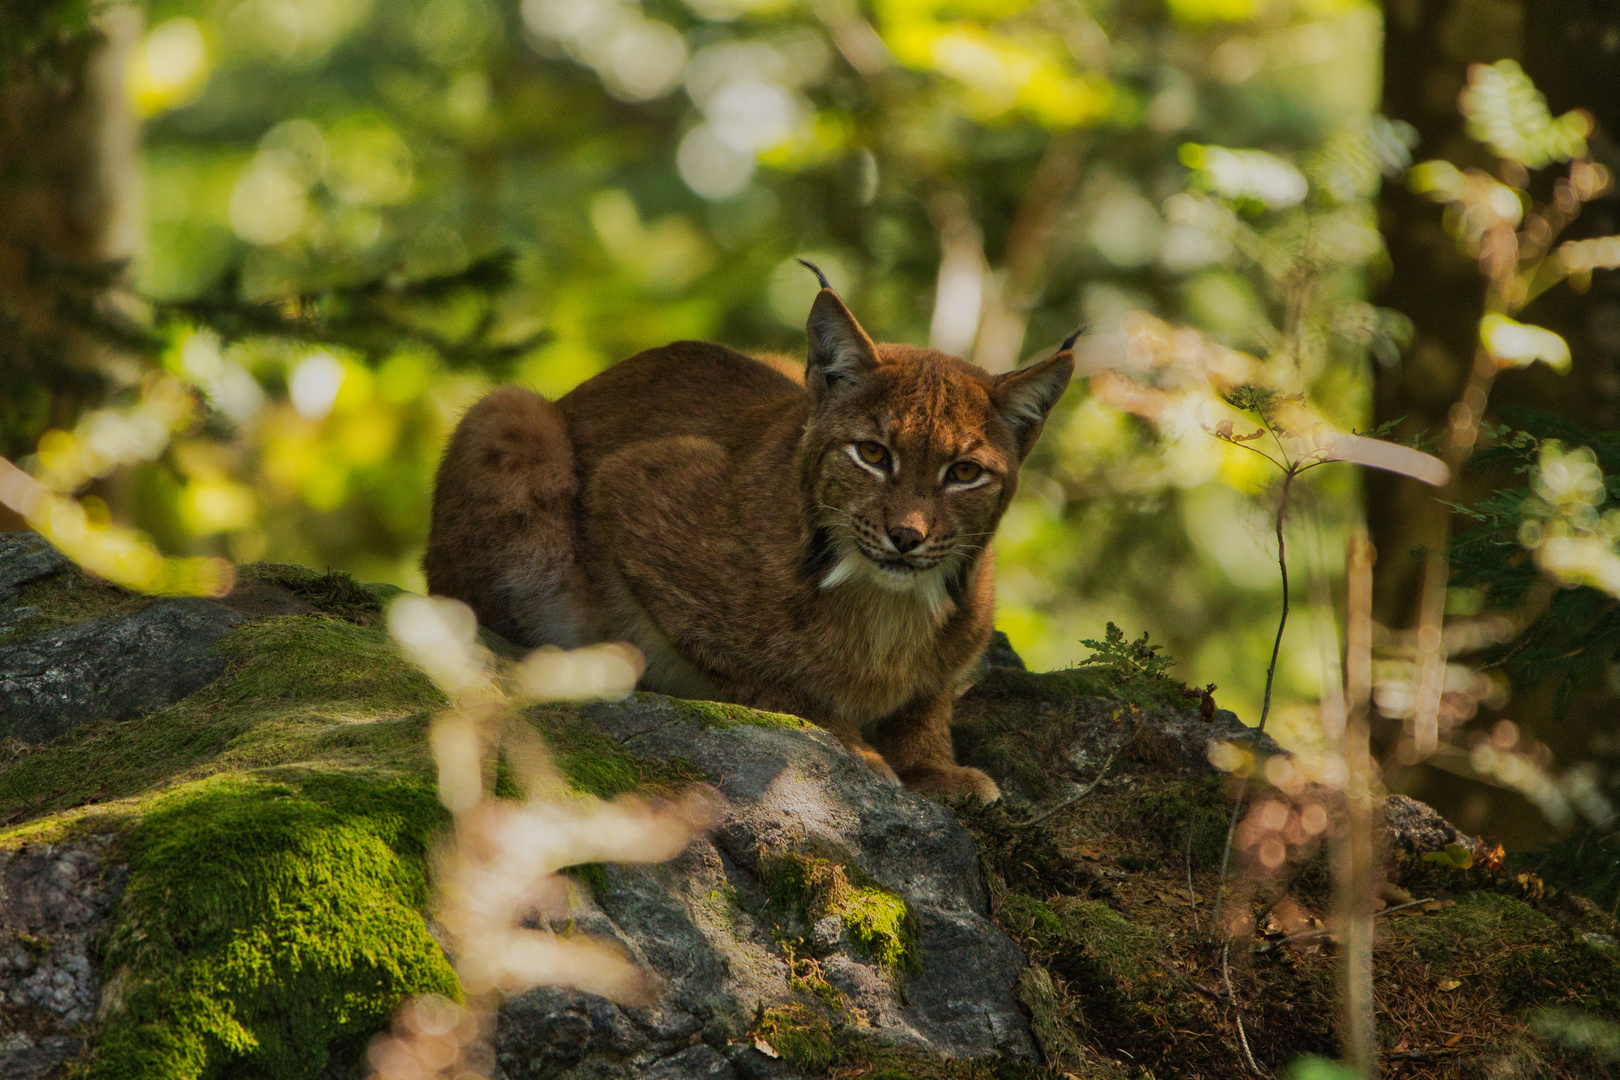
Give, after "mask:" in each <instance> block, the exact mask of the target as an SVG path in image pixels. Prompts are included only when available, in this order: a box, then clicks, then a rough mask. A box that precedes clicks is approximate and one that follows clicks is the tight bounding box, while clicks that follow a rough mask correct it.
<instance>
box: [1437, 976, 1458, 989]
mask: <svg viewBox="0 0 1620 1080" xmlns="http://www.w3.org/2000/svg"><path fill="white" fill-rule="evenodd" d="M1461 985H1462V980H1461V979H1441V980H1440V989H1442V990H1455V989H1457V987H1459V986H1461Z"/></svg>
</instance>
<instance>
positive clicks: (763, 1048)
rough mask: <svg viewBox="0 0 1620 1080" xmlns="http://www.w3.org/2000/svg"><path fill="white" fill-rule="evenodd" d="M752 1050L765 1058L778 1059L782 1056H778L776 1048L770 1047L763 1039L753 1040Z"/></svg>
mask: <svg viewBox="0 0 1620 1080" xmlns="http://www.w3.org/2000/svg"><path fill="white" fill-rule="evenodd" d="M754 1049H755V1050H758V1051H759V1052H760V1053H762V1054H764V1055H765V1056H766V1057H772V1058H779V1057H781V1056H782V1055H781V1054H778V1053H777V1052H776V1047H774V1046H772V1045H771V1044H770V1043H768V1042H766V1041H765V1040H764V1039H759V1038H756V1039H755V1040H754Z"/></svg>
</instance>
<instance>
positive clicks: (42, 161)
mask: <svg viewBox="0 0 1620 1080" xmlns="http://www.w3.org/2000/svg"><path fill="white" fill-rule="evenodd" d="M140 25H141V17H140V14H139V12H138V11H137V10H136V9H135V8H133V7H131V6H126V5H121V6H117V7H113V8H110V9H109V10H107V11H106V12H105V13H103V14H102V15H101V16H99V17H97V18H96V19H95V20H94V22H93V23H90V24H88V25H83V26H81V27H80V28H79V29H78V30H77V31H76V32H74V31H72V30H63V31H59V32H56V33H54V34H51V35H50V36H48V37H47V38H45V39H44V40H43V41H41V42H40V43H39V44H38V45H36V46H35V47H34V48H31V49H30V50H28V51H27V52H26V53H25V54H22V55H12V56H9V57H6V58H5V59H6V64H5V67H4V68H3V78H0V385H4V386H6V387H8V388H10V389H9V390H8V392H7V393H4V394H0V453H3V454H5V455H6V456H7V457H17V456H20V455H22V454H25V453H28V452H30V451H32V450H33V448H34V443H35V441H37V439H38V438H39V436H40V434H41V433H43V432H44V431H45V430H46V429H48V428H50V427H52V426H57V425H61V424H66V423H70V422H71V420H72V418H73V417H74V416H76V415H77V414H78V413H79V412H80V411H81V410H82V409H83V408H84V407H85V406H86V405H87V404H93V403H94V402H95V401H96V400H97V399H99V397H100V396H101V395H103V394H104V393H105V392H106V391H107V389H108V387H109V386H110V385H116V384H118V383H121V382H129V381H133V380H134V379H135V378H137V377H138V374H139V373H138V372H136V371H133V370H131V371H120V370H118V369H117V367H116V361H115V360H114V359H113V357H112V356H111V354H110V353H109V351H108V350H107V349H106V347H105V346H104V345H103V344H102V342H101V339H100V338H99V337H98V336H97V335H96V334H95V333H93V332H92V329H91V328H92V327H93V326H94V325H95V324H96V322H97V321H98V319H99V318H100V317H101V316H102V315H103V314H105V310H106V291H107V288H108V286H109V285H110V284H111V282H112V280H113V278H114V276H115V275H113V274H111V273H109V270H110V268H111V267H112V265H113V264H116V263H117V262H118V261H119V260H123V259H127V258H128V257H129V256H130V255H132V254H133V253H134V250H135V245H136V243H137V239H138V235H139V217H138V213H137V203H136V200H137V193H138V184H137V182H138V172H137V164H138V162H137V157H136V152H137V145H138V137H139V133H138V126H137V123H136V121H135V118H134V116H133V115H132V113H131V110H130V108H129V105H128V102H127V95H126V92H125V88H124V77H125V76H124V69H125V64H126V59H127V56H128V54H129V52H130V49H131V47H132V46H133V44H134V43H135V41H136V40H137V39H138V35H139V33H140ZM23 388H27V389H26V390H24V389H23Z"/></svg>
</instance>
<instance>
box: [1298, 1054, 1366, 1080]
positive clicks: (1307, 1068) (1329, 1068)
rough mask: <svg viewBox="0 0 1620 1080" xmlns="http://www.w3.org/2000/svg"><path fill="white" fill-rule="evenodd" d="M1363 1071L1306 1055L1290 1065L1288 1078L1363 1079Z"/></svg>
mask: <svg viewBox="0 0 1620 1080" xmlns="http://www.w3.org/2000/svg"><path fill="white" fill-rule="evenodd" d="M1361 1075H1362V1074H1361V1073H1359V1072H1357V1071H1356V1070H1354V1069H1351V1068H1349V1067H1348V1066H1345V1065H1340V1064H1339V1063H1338V1062H1336V1061H1329V1060H1327V1059H1326V1058H1319V1057H1304V1058H1300V1059H1299V1060H1298V1061H1296V1062H1294V1063H1293V1064H1292V1065H1290V1066H1288V1073H1287V1077H1288V1080H1361Z"/></svg>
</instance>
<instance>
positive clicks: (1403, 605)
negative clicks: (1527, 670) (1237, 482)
mask: <svg viewBox="0 0 1620 1080" xmlns="http://www.w3.org/2000/svg"><path fill="white" fill-rule="evenodd" d="M1503 58H1512V59H1516V60H1518V61H1519V62H1520V63H1521V64H1523V65H1524V68H1525V70H1526V71H1527V72H1528V73H1529V75H1530V77H1531V78H1532V79H1533V80H1534V81H1535V83H1536V85H1537V86H1538V87H1540V88H1541V89H1542V91H1543V92H1545V93H1546V95H1547V98H1548V104H1549V106H1550V107H1551V109H1552V110H1553V112H1554V113H1555V114H1556V113H1561V112H1564V111H1566V110H1568V109H1572V108H1575V107H1577V106H1581V107H1585V108H1587V109H1590V110H1591V111H1592V112H1593V114H1594V115H1595V116H1596V118H1597V122H1598V128H1599V134H1598V135H1597V136H1596V137H1595V138H1594V139H1593V141H1592V146H1593V153H1594V156H1595V157H1596V158H1597V159H1598V160H1600V161H1603V162H1604V163H1605V164H1607V165H1609V167H1610V168H1615V167H1616V166H1617V165H1620V160H1617V154H1616V139H1615V136H1616V135H1617V134H1620V7H1617V6H1615V5H1613V4H1610V3H1606V2H1604V0H1544V2H1543V3H1539V4H1535V5H1533V6H1528V10H1527V5H1523V4H1521V3H1519V2H1517V0H1389V2H1388V4H1387V5H1386V8H1385V38H1384V113H1385V115H1387V116H1390V117H1392V118H1395V119H1399V120H1405V121H1406V122H1407V123H1409V124H1411V125H1412V126H1413V127H1414V128H1416V129H1417V131H1418V136H1419V139H1420V141H1419V144H1418V147H1417V149H1416V151H1415V155H1416V157H1417V159H1418V160H1425V159H1429V158H1445V159H1446V160H1448V161H1451V162H1452V163H1454V164H1456V165H1458V166H1460V167H1464V168H1466V167H1477V168H1484V169H1490V168H1492V166H1493V162H1492V159H1491V158H1490V157H1489V156H1488V155H1487V154H1486V152H1485V151H1484V150H1483V149H1482V148H1481V147H1480V146H1479V145H1478V144H1476V143H1475V142H1474V141H1473V140H1472V139H1470V138H1468V136H1467V134H1466V133H1465V132H1464V129H1463V123H1462V118H1461V116H1460V115H1459V114H1458V111H1457V95H1458V93H1459V91H1461V89H1462V88H1463V85H1464V84H1465V82H1466V80H1467V73H1468V66H1469V65H1470V64H1472V63H1491V62H1494V61H1496V60H1500V59H1503ZM1555 172H1556V170H1552V169H1550V170H1547V173H1548V176H1546V177H1543V178H1538V180H1537V181H1536V182H1535V183H1533V185H1532V188H1533V191H1534V193H1535V194H1536V195H1537V197H1538V198H1544V197H1546V195H1548V194H1549V193H1550V190H1551V184H1550V179H1551V175H1552V174H1553V173H1555ZM1379 215H1380V226H1381V227H1382V229H1383V233H1384V238H1385V241H1386V242H1387V243H1388V245H1389V253H1390V258H1391V261H1392V263H1393V267H1392V270H1391V273H1390V277H1389V279H1388V280H1387V281H1385V282H1384V283H1383V285H1382V286H1381V287H1380V288H1379V290H1378V297H1377V299H1378V302H1379V303H1380V304H1383V305H1384V306H1386V307H1391V308H1394V309H1396V310H1398V311H1401V312H1403V313H1404V314H1406V315H1407V316H1408V317H1410V318H1411V320H1412V323H1413V328H1414V331H1415V332H1414V336H1413V340H1412V343H1411V345H1410V346H1409V347H1408V348H1407V350H1406V352H1405V354H1404V355H1403V356H1402V358H1401V359H1400V361H1399V362H1398V363H1396V364H1391V365H1387V366H1380V367H1379V368H1378V369H1377V370H1376V371H1375V372H1374V416H1375V422H1376V423H1383V422H1384V421H1386V420H1394V419H1398V418H1402V417H1404V418H1405V422H1404V423H1403V424H1402V425H1401V427H1400V436H1401V437H1403V438H1406V437H1410V436H1412V435H1414V434H1416V433H1417V432H1419V431H1425V430H1426V431H1430V432H1434V433H1436V434H1437V435H1438V434H1439V433H1440V432H1442V430H1443V428H1444V425H1445V423H1446V417H1447V413H1448V411H1449V410H1450V408H1451V406H1452V404H1453V403H1454V402H1455V401H1456V400H1457V398H1458V395H1459V392H1460V390H1461V387H1462V382H1463V378H1464V375H1465V373H1466V372H1467V370H1468V364H1469V363H1470V361H1471V359H1472V356H1473V351H1474V346H1475V343H1476V341H1477V340H1478V336H1477V335H1478V325H1479V318H1480V315H1481V314H1482V313H1483V312H1482V302H1483V296H1484V280H1483V278H1482V277H1481V276H1480V274H1479V271H1478V269H1477V268H1476V266H1475V264H1474V262H1473V260H1472V259H1470V258H1469V257H1468V256H1466V255H1464V254H1462V253H1461V252H1459V251H1458V250H1457V246H1456V244H1455V243H1454V242H1453V241H1452V239H1451V238H1450V237H1449V236H1447V235H1446V234H1445V232H1444V231H1443V230H1442V228H1441V226H1440V208H1439V207H1438V206H1437V205H1435V204H1434V203H1431V202H1429V201H1428V200H1425V199H1420V198H1418V197H1417V196H1415V195H1413V194H1412V193H1411V192H1409V191H1407V190H1406V189H1405V188H1404V187H1403V186H1401V185H1399V184H1391V185H1389V186H1387V187H1386V188H1385V190H1384V194H1383V196H1382V199H1381V203H1380V207H1379ZM1616 231H1620V200H1617V199H1616V198H1615V196H1613V195H1610V196H1609V197H1608V198H1606V199H1604V200H1601V201H1599V202H1598V203H1595V204H1593V205H1591V206H1589V207H1588V208H1587V210H1586V211H1585V213H1584V214H1583V216H1582V217H1581V218H1580V219H1579V220H1578V221H1577V222H1576V223H1575V225H1574V226H1572V227H1571V229H1570V230H1569V231H1568V233H1567V234H1566V238H1578V237H1583V236H1600V235H1606V234H1610V233H1614V232H1616ZM1521 318H1522V319H1524V320H1525V321H1527V322H1533V323H1537V324H1539V325H1542V326H1546V327H1548V328H1549V329H1552V330H1554V331H1556V332H1558V333H1559V334H1561V335H1563V337H1564V338H1565V340H1567V341H1568V342H1569V345H1570V349H1571V351H1572V353H1573V355H1574V368H1573V370H1572V371H1571V372H1570V373H1569V374H1567V375H1558V374H1555V373H1554V372H1552V371H1550V370H1548V369H1547V368H1546V367H1545V366H1543V365H1539V364H1538V365H1536V366H1535V367H1533V368H1530V369H1527V370H1524V371H1509V372H1505V373H1504V374H1503V376H1502V377H1501V378H1500V379H1499V380H1498V381H1497V383H1496V387H1495V390H1494V391H1493V393H1492V398H1491V412H1493V413H1494V412H1496V411H1498V410H1499V409H1500V408H1501V407H1502V406H1503V405H1507V404H1523V405H1527V406H1531V407H1535V408H1539V409H1545V410H1548V411H1552V412H1556V413H1558V414H1560V415H1562V416H1565V417H1568V418H1569V419H1571V420H1574V421H1576V422H1577V423H1581V424H1584V425H1588V426H1593V427H1612V426H1614V425H1615V423H1616V421H1617V420H1620V277H1617V275H1615V274H1613V273H1603V272H1599V273H1598V274H1597V275H1595V276H1594V278H1593V283H1592V287H1591V289H1590V291H1588V292H1587V293H1586V294H1585V295H1576V294H1575V293H1573V292H1572V291H1571V290H1570V289H1569V288H1568V287H1566V286H1558V287H1556V288H1554V289H1551V290H1549V291H1548V292H1547V293H1546V294H1544V295H1543V296H1542V297H1541V298H1540V299H1538V300H1537V301H1536V302H1535V303H1534V304H1532V305H1531V306H1530V307H1529V308H1527V309H1526V310H1525V312H1524V313H1523V314H1522V316H1521ZM1481 490H1482V489H1481ZM1366 499H1367V504H1366V505H1367V522H1368V528H1369V531H1370V532H1371V534H1372V539H1373V542H1374V543H1375V544H1376V545H1377V548H1378V574H1377V588H1376V591H1375V594H1374V613H1375V616H1376V618H1378V620H1379V621H1380V622H1382V623H1384V624H1385V625H1389V626H1408V625H1411V624H1412V622H1413V621H1414V617H1415V614H1416V609H1417V603H1418V594H1419V592H1420V591H1421V588H1420V586H1421V576H1422V560H1421V558H1416V557H1414V556H1413V552H1414V550H1416V549H1419V548H1423V547H1426V546H1433V545H1435V544H1437V543H1441V542H1443V540H1444V537H1445V522H1446V515H1447V513H1448V512H1447V510H1446V508H1445V507H1444V506H1442V505H1441V504H1439V503H1438V502H1437V501H1436V500H1435V499H1434V498H1433V493H1432V491H1430V490H1429V489H1427V488H1425V487H1424V486H1423V485H1421V484H1418V483H1416V482H1414V481H1409V480H1403V479H1401V478H1398V477H1394V476H1392V475H1390V474H1384V473H1369V474H1368V476H1367V479H1366Z"/></svg>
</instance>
